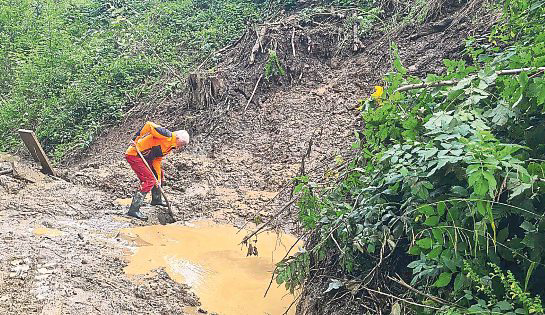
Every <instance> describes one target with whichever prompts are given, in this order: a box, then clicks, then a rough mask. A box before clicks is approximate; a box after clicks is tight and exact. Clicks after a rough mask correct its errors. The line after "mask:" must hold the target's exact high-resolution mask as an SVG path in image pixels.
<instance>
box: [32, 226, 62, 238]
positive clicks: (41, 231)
mask: <svg viewBox="0 0 545 315" xmlns="http://www.w3.org/2000/svg"><path fill="white" fill-rule="evenodd" d="M32 233H34V235H43V236H61V235H62V234H63V233H62V232H61V231H59V230H57V229H50V228H46V227H43V226H37V227H35V228H34V230H32Z"/></svg>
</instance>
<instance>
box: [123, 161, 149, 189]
mask: <svg viewBox="0 0 545 315" xmlns="http://www.w3.org/2000/svg"><path fill="white" fill-rule="evenodd" d="M125 159H126V160H127V162H129V165H130V166H131V168H132V170H133V171H134V172H135V173H136V176H138V179H139V180H140V191H141V192H142V193H148V192H150V190H151V189H152V188H153V186H155V178H154V177H153V173H152V172H150V170H149V169H148V167H147V166H146V164H145V163H144V161H143V160H142V159H141V158H140V157H138V156H134V155H128V154H126V155H125ZM150 166H151V165H150Z"/></svg>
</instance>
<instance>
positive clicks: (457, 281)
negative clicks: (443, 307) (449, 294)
mask: <svg viewBox="0 0 545 315" xmlns="http://www.w3.org/2000/svg"><path fill="white" fill-rule="evenodd" d="M464 282H465V281H464V275H463V274H462V273H461V272H459V273H458V274H457V275H456V278H454V291H455V292H456V291H460V289H461V288H462V287H463V286H464Z"/></svg>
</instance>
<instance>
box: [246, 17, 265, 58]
mask: <svg viewBox="0 0 545 315" xmlns="http://www.w3.org/2000/svg"><path fill="white" fill-rule="evenodd" d="M266 34H267V26H263V27H262V28H261V29H260V30H259V31H257V30H256V35H257V39H256V40H255V44H254V47H252V52H251V53H250V61H249V63H250V64H251V65H253V64H254V62H255V56H256V54H257V52H258V51H259V48H261V46H262V41H263V38H264V37H265V35H266Z"/></svg>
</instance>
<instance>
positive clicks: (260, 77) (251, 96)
mask: <svg viewBox="0 0 545 315" xmlns="http://www.w3.org/2000/svg"><path fill="white" fill-rule="evenodd" d="M262 78H263V73H262V74H261V75H260V76H259V79H257V82H256V84H255V86H254V91H253V92H252V95H250V98H249V99H248V103H246V106H245V107H244V111H246V109H248V105H250V102H252V99H253V98H254V95H255V91H257V86H258V85H259V82H261V79H262Z"/></svg>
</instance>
